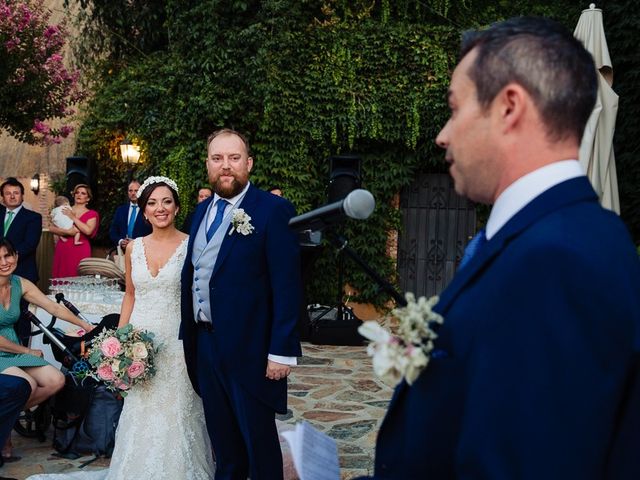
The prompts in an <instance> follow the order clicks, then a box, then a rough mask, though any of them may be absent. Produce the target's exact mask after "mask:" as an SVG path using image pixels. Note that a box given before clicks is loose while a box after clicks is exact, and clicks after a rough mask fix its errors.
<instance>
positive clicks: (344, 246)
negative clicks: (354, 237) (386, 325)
mask: <svg viewBox="0 0 640 480" xmlns="http://www.w3.org/2000/svg"><path fill="white" fill-rule="evenodd" d="M327 238H328V239H329V241H330V242H331V243H332V244H333V246H334V247H335V248H336V249H337V250H338V252H339V253H341V252H344V253H346V254H347V255H348V256H349V258H351V259H352V260H353V261H354V262H356V263H357V264H358V265H359V266H360V268H362V269H363V270H364V271H365V273H366V274H367V275H369V276H370V277H371V278H372V279H373V280H375V282H376V283H377V284H378V287H379V291H383V292H386V293H388V294H389V296H390V297H391V298H393V299H394V300H395V301H396V303H397V304H398V305H400V306H401V307H405V306H406V305H407V301H406V300H405V298H404V297H403V296H402V295H400V293H398V291H397V290H396V289H395V288H394V287H393V285H391V284H390V283H389V282H388V281H387V280H385V279H384V278H382V277H381V276H380V275H379V274H378V272H376V271H375V270H373V269H372V268H371V267H370V266H369V265H368V264H367V263H366V262H365V261H364V260H363V259H362V258H361V257H360V256H359V255H358V254H357V253H356V252H354V251H353V249H352V248H351V247H349V245H348V243H349V242H348V241H347V239H346V238H345V237H343V236H342V235H339V234H337V233H335V232H329V233H328V235H327ZM338 262H339V266H338V277H339V279H338V281H339V283H340V285H339V289H340V291H339V298H340V299H342V288H343V287H342V282H343V279H342V273H343V272H342V260H341V259H340V258H339V259H338ZM343 306H344V305H343V303H342V300H341V301H340V304H339V307H338V315H340V316H339V317H338V318H340V319H342V308H343Z"/></svg>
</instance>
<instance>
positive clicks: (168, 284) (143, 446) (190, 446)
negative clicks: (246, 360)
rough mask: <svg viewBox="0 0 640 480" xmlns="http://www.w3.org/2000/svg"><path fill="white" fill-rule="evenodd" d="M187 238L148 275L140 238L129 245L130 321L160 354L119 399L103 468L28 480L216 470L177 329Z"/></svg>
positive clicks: (119, 479) (205, 476) (138, 478)
mask: <svg viewBox="0 0 640 480" xmlns="http://www.w3.org/2000/svg"><path fill="white" fill-rule="evenodd" d="M186 251H187V240H186V239H185V240H184V241H183V242H182V243H181V244H180V246H179V247H178V248H177V249H176V251H175V253H174V254H173V255H172V257H171V258H170V259H169V260H168V261H167V263H166V264H165V265H164V266H163V267H162V268H161V269H160V271H159V272H158V275H157V276H156V277H153V276H152V275H151V272H149V268H148V265H147V261H146V256H145V251H144V244H143V242H142V238H138V239H136V240H134V241H133V250H132V252H131V278H132V280H133V284H134V286H135V304H134V308H133V312H132V313H131V320H130V323H131V324H132V325H134V326H136V327H138V328H142V329H145V330H149V331H150V332H153V333H154V334H155V339H154V341H155V342H156V344H160V346H161V350H160V352H159V353H158V355H157V356H156V375H155V376H154V377H153V378H152V379H151V380H150V381H148V382H146V383H144V384H142V385H138V386H136V387H134V388H133V389H132V390H131V391H130V392H129V394H128V395H127V397H126V398H125V401H124V408H123V410H122V415H121V416H120V422H119V424H118V430H117V432H116V444H115V449H114V451H113V455H112V457H111V463H110V466H109V469H108V470H94V471H84V472H74V473H64V474H50V475H35V476H31V477H29V479H28V480H52V479H78V480H103V479H104V480H134V479H135V480H147V479H148V480H162V479H167V480H209V479H211V478H213V475H214V466H213V461H212V455H211V444H210V442H209V437H208V436H207V430H206V426H205V420H204V412H203V408H202V401H201V399H200V398H199V397H198V396H197V395H196V394H195V393H194V391H193V389H192V387H191V383H190V382H189V378H188V376H187V370H186V366H185V362H184V353H183V350H182V341H181V340H178V328H179V325H180V272H181V270H182V265H183V263H184V261H185V256H186Z"/></svg>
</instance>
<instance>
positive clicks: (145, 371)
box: [89, 324, 158, 397]
mask: <svg viewBox="0 0 640 480" xmlns="http://www.w3.org/2000/svg"><path fill="white" fill-rule="evenodd" d="M153 336H154V335H153V333H151V332H148V331H146V330H139V329H136V328H134V327H133V326H132V325H130V324H129V325H125V326H124V327H121V328H118V329H117V330H105V331H104V332H102V333H101V334H100V335H98V336H97V337H96V338H95V339H94V340H93V346H92V348H91V350H89V363H90V364H91V366H92V367H93V371H92V376H93V377H94V378H95V379H96V380H99V381H101V382H104V383H105V384H106V386H107V388H108V389H109V390H112V391H115V392H118V393H120V394H121V395H122V396H123V397H125V396H126V395H127V392H126V391H127V390H129V389H130V388H131V387H132V386H134V385H137V384H140V383H143V382H145V381H146V380H148V379H150V378H151V377H153V376H154V375H155V373H156V369H155V365H154V357H155V355H156V353H158V347H156V346H154V345H153Z"/></svg>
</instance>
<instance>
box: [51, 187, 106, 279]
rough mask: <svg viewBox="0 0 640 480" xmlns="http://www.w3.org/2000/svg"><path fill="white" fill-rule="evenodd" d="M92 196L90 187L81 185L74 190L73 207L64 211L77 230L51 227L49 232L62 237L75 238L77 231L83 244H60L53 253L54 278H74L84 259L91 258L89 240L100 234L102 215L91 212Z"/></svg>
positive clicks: (57, 244) (68, 242)
mask: <svg viewBox="0 0 640 480" xmlns="http://www.w3.org/2000/svg"><path fill="white" fill-rule="evenodd" d="M91 198H92V194H91V188H90V187H89V185H85V184H84V183H80V184H78V185H76V187H75V188H74V189H73V206H72V207H71V208H70V209H67V210H65V211H64V213H65V215H67V216H68V217H69V218H70V219H71V220H72V221H73V225H74V227H75V228H70V229H63V228H60V227H56V226H55V225H51V226H50V227H49V230H51V232H52V233H53V234H55V235H60V236H61V237H73V236H74V235H75V229H78V230H79V231H80V234H81V237H80V238H81V240H80V241H81V243H79V244H76V243H74V242H73V239H72V238H70V240H71V241H67V242H58V243H56V246H55V251H54V253H53V267H52V272H51V277H52V278H60V277H74V276H76V275H77V274H78V264H79V263H80V260H82V259H83V258H87V257H90V256H91V243H90V241H89V239H92V238H94V237H95V236H96V235H97V233H98V226H99V224H100V215H99V214H98V212H96V211H95V210H90V209H89V208H88V207H87V205H88V204H89V202H90V201H91Z"/></svg>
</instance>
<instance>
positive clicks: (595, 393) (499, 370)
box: [375, 18, 640, 480]
mask: <svg viewBox="0 0 640 480" xmlns="http://www.w3.org/2000/svg"><path fill="white" fill-rule="evenodd" d="M596 89H597V84H596V78H595V67H594V64H593V60H592V59H591V56H590V55H589V54H588V53H587V52H586V50H585V49H584V48H583V47H582V45H581V44H580V43H579V42H578V41H577V40H575V39H574V38H573V36H572V35H571V34H570V33H569V32H568V31H566V30H565V29H564V28H563V27H561V26H559V25H557V24H555V23H553V22H551V21H549V20H544V19H532V18H519V19H512V20H509V21H506V22H503V23H499V24H496V25H494V26H492V27H491V28H489V29H487V30H485V31H481V32H473V33H471V34H468V35H467V36H465V38H464V39H463V46H462V55H461V60H460V63H459V64H458V66H457V68H456V69H455V71H454V73H453V77H452V80H451V85H450V88H449V95H448V99H449V105H450V108H451V118H450V119H449V121H448V123H447V124H446V125H445V126H444V128H443V129H442V131H441V132H440V134H439V135H438V137H437V140H436V142H437V143H438V145H440V146H441V147H442V148H444V149H446V160H447V162H448V163H449V165H450V172H451V175H452V177H453V180H454V183H455V188H456V191H457V192H458V193H459V194H462V195H465V196H467V197H468V198H470V199H472V200H474V201H477V202H482V203H487V204H493V208H492V211H491V214H490V217H489V219H488V222H487V226H486V242H485V243H484V245H481V244H482V243H483V241H482V240H478V241H477V240H476V239H474V240H473V241H472V243H473V244H474V246H476V247H477V248H476V252H475V255H473V256H472V257H471V258H470V259H469V260H468V262H467V263H466V264H464V265H461V266H460V268H459V270H458V272H457V274H456V276H455V277H454V279H453V280H452V281H451V283H450V285H449V286H448V287H447V288H446V289H445V291H444V292H443V293H442V295H441V297H440V301H439V303H438V305H437V306H436V310H437V311H438V312H439V313H441V314H442V315H443V317H444V324H443V325H442V327H441V328H440V329H439V330H438V334H439V337H438V339H437V340H436V341H435V349H434V352H433V353H432V355H431V361H430V362H429V364H428V366H427V367H426V368H425V369H424V370H423V371H422V372H421V374H420V376H419V377H418V379H417V380H416V381H415V382H414V383H413V384H412V385H411V386H409V385H408V384H407V383H405V382H402V383H401V384H400V385H399V386H398V387H397V389H396V391H395V394H394V397H393V399H392V401H391V404H390V406H389V410H388V412H387V415H386V418H385V419H384V422H383V424H382V426H381V428H380V432H379V435H378V441H377V447H376V460H375V478H379V479H383V478H384V479H387V478H394V479H396V478H397V479H418V478H425V479H426V478H428V479H432V480H437V479H453V478H459V479H492V480H499V479H536V480H539V479H543V478H544V479H545V480H550V479H558V480H566V479H569V478H571V479H580V480H590V479H594V480H595V479H638V478H640V461H639V460H638V448H639V446H640V364H639V362H640V264H639V261H638V258H637V254H636V253H635V249H634V246H633V245H632V242H631V240H630V238H629V235H628V233H627V231H626V229H625V227H624V225H623V224H622V222H621V221H620V219H619V218H618V217H617V216H616V215H615V214H613V213H612V212H610V211H607V210H604V209H603V208H601V206H600V205H599V203H598V197H597V195H596V194H595V192H594V191H593V189H592V187H591V185H590V184H589V182H588V180H587V178H586V177H585V176H584V174H583V172H582V171H581V169H580V165H579V163H578V162H577V161H576V159H577V157H578V148H579V145H580V139H581V137H582V132H583V129H584V126H585V124H586V122H587V119H588V118H589V115H590V113H591V110H592V108H593V106H594V103H595V98H596ZM482 234H484V231H483V232H482V233H481V235H482ZM477 238H478V239H481V238H482V236H479V237H477ZM480 245H481V246H480Z"/></svg>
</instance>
